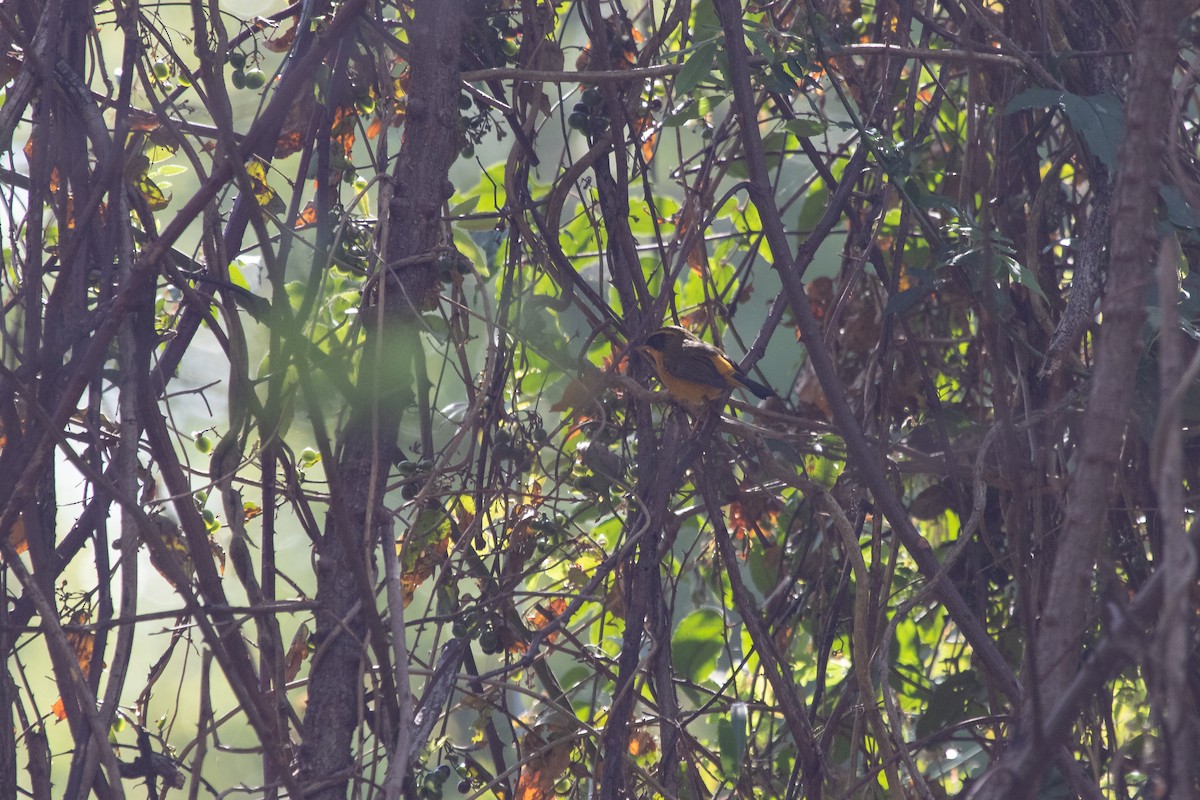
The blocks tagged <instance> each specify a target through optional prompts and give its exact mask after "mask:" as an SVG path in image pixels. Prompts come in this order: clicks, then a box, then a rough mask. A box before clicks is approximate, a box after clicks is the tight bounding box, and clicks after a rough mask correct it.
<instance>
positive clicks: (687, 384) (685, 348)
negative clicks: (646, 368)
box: [637, 325, 775, 406]
mask: <svg viewBox="0 0 1200 800" xmlns="http://www.w3.org/2000/svg"><path fill="white" fill-rule="evenodd" d="M637 350H638V352H641V353H644V354H645V355H646V356H647V357H649V358H650V360H651V361H653V362H654V371H655V372H656V373H658V379H659V380H660V381H661V382H662V385H663V387H664V388H666V390H667V392H669V393H670V395H671V396H672V397H674V398H675V399H676V400H678V401H679V402H681V403H683V404H684V405H688V406H700V405H703V404H705V403H707V402H708V401H710V400H716V399H717V398H719V397H721V396H722V395H724V394H725V393H726V392H728V391H729V390H730V389H736V388H738V387H741V388H743V389H747V390H749V391H750V392H752V393H753V394H754V395H755V396H756V397H760V398H762V399H763V400H765V399H767V398H768V397H774V396H775V393H774V392H773V391H771V390H770V389H769V388H767V387H766V386H763V385H762V384H761V383H758V382H757V381H754V380H751V379H750V378H747V377H746V376H745V375H743V374H742V372H741V370H739V369H738V368H737V365H736V364H734V363H733V361H731V360H730V358H729V356H727V355H725V354H724V353H723V352H721V349H720V348H718V347H714V346H713V345H711V344H709V343H708V342H705V341H703V340H701V339H700V338H698V337H697V336H696V335H695V334H693V333H692V332H691V331H688V330H685V329H683V328H680V327H677V326H675V325H666V326H664V327H662V328H659V329H658V330H657V331H655V332H654V333H652V334H650V336H648V337H647V338H646V343H645V344H643V345H639V346H638V348H637Z"/></svg>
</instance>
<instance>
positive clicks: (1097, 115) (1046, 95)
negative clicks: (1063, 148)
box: [1004, 89, 1125, 173]
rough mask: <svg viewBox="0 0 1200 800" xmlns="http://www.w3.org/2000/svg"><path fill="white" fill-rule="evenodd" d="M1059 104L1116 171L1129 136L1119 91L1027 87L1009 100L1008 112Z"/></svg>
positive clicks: (1106, 163)
mask: <svg viewBox="0 0 1200 800" xmlns="http://www.w3.org/2000/svg"><path fill="white" fill-rule="evenodd" d="M1055 106H1057V107H1059V108H1061V109H1063V110H1064V111H1066V112H1067V118H1068V119H1069V120H1070V121H1071V126H1072V127H1073V128H1075V130H1076V131H1078V132H1079V135H1080V136H1082V137H1083V140H1084V141H1085V142H1087V146H1088V148H1089V149H1090V150H1091V151H1092V153H1093V154H1094V155H1095V156H1096V158H1099V159H1100V160H1101V161H1102V162H1104V165H1105V166H1106V167H1108V169H1109V172H1113V173H1115V172H1116V169H1117V149H1118V148H1119V147H1120V146H1121V140H1122V139H1124V138H1125V112H1124V109H1123V108H1122V106H1121V101H1120V100H1119V99H1117V97H1116V95H1113V94H1111V93H1108V92H1106V93H1104V94H1095V95H1090V96H1088V97H1084V96H1082V95H1077V94H1073V93H1071V92H1061V91H1058V90H1057V89H1026V90H1025V91H1023V92H1021V93H1020V94H1019V95H1017V96H1016V97H1014V98H1013V99H1012V100H1010V101H1009V103H1008V105H1007V106H1005V108H1004V113H1005V114H1013V113H1016V112H1018V111H1026V110H1028V109H1031V108H1054V107H1055Z"/></svg>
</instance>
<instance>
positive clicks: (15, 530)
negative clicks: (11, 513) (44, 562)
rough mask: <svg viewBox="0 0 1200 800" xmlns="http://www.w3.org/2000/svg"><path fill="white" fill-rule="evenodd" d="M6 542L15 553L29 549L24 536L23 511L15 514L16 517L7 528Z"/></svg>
mask: <svg viewBox="0 0 1200 800" xmlns="http://www.w3.org/2000/svg"><path fill="white" fill-rule="evenodd" d="M8 544H9V546H10V547H12V549H13V550H15V551H16V552H17V554H18V555H19V554H21V553H24V552H25V551H26V550H28V549H29V541H28V540H27V539H26V538H25V512H24V511H22V512H21V513H20V514H17V519H16V521H15V522H13V524H12V527H11V528H9V529H8Z"/></svg>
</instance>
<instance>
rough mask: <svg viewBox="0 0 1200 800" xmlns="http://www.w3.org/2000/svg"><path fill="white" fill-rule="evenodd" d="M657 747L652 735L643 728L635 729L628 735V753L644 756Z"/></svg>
mask: <svg viewBox="0 0 1200 800" xmlns="http://www.w3.org/2000/svg"><path fill="white" fill-rule="evenodd" d="M657 749H658V743H657V742H655V741H654V737H653V736H651V735H650V734H648V733H646V732H645V731H643V730H636V731H634V732H633V733H631V734H630V735H629V755H631V756H634V757H635V758H636V757H637V756H644V755H647V754H648V753H653V752H654V751H655V750H657Z"/></svg>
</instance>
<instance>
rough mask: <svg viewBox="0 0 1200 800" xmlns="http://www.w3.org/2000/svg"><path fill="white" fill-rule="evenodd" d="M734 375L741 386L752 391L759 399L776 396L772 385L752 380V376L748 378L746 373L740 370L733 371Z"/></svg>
mask: <svg viewBox="0 0 1200 800" xmlns="http://www.w3.org/2000/svg"><path fill="white" fill-rule="evenodd" d="M732 377H733V379H734V380H735V381H737V382H738V383H739V384H740V385H741V386H743V387H745V388H746V389H748V390H749V391H750V393H751V394H753V395H754V396H755V397H757V398H758V399H759V400H766V399H767V398H768V397H775V392H774V391H772V390H771V387H769V386H763V385H762V384H761V383H759V382H758V381H756V380H751V379H750V378H747V377H746V376H745V375H743V374H742V373H740V372H735V373H733V376H732Z"/></svg>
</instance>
